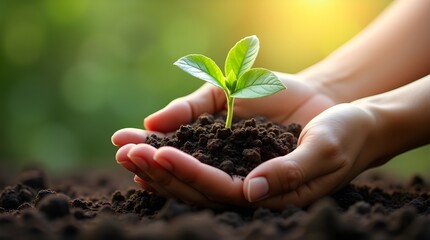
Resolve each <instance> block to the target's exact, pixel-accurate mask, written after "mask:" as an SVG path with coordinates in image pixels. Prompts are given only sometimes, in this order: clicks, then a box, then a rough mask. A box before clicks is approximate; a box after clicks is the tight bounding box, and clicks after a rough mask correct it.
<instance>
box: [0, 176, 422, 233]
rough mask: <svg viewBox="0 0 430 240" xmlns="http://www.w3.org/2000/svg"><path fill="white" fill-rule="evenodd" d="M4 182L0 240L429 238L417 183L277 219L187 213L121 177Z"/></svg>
mask: <svg viewBox="0 0 430 240" xmlns="http://www.w3.org/2000/svg"><path fill="white" fill-rule="evenodd" d="M2 179H3V182H0V185H1V186H4V187H2V188H1V189H0V239H187V240H188V239H430V228H429V226H430V185H429V184H428V182H427V181H426V180H425V179H423V178H421V177H419V176H415V177H413V178H412V179H411V181H409V182H408V183H397V182H395V181H393V180H392V179H389V178H387V177H383V176H362V177H361V178H358V179H357V180H355V181H354V182H353V183H352V184H350V185H348V186H347V187H345V188H344V189H342V190H341V191H339V192H338V193H336V194H334V195H333V196H331V197H327V198H324V199H321V200H319V201H317V202H316V203H314V204H313V205H311V206H309V207H308V208H297V207H295V206H287V207H286V208H285V209H284V210H283V211H281V212H274V211H270V210H268V209H264V208H260V209H239V208H238V209H229V210H214V209H205V208H199V207H195V206H190V205H187V204H184V203H182V202H180V201H178V200H175V199H164V198H161V197H158V196H156V195H153V194H151V193H148V192H146V191H143V190H140V189H136V187H135V186H134V185H133V183H132V181H131V179H132V176H131V175H128V173H124V172H121V171H115V172H109V171H108V172H105V173H97V174H96V173H94V172H93V173H91V174H90V172H84V171H83V172H80V173H79V174H76V175H69V176H67V177H66V176H62V177H60V178H58V177H49V176H46V175H45V173H44V172H43V171H41V170H35V169H33V170H26V171H23V172H22V173H20V174H19V175H17V177H11V178H7V179H6V177H5V176H3V178H2ZM4 183H8V184H7V186H5V185H4Z"/></svg>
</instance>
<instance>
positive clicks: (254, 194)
mask: <svg viewBox="0 0 430 240" xmlns="http://www.w3.org/2000/svg"><path fill="white" fill-rule="evenodd" d="M268 192H269V183H268V182H267V179H266V178H265V177H256V178H252V179H251V180H249V182H248V193H247V195H248V196H247V199H248V201H250V202H255V201H258V200H262V199H263V198H264V197H265V196H266V195H267V193H268Z"/></svg>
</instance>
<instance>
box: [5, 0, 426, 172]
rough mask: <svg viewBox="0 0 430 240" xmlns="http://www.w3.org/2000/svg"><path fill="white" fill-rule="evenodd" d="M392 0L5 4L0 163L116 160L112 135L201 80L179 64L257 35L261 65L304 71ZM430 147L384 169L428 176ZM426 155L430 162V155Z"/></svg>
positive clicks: (218, 54)
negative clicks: (185, 57) (191, 56)
mask: <svg viewBox="0 0 430 240" xmlns="http://www.w3.org/2000/svg"><path fill="white" fill-rule="evenodd" d="M390 2H391V1H389V0H274V1H258V0H237V1H228V0H218V1H214V0H213V1H209V0H207V1H204V0H202V1H191V0H182V1H172V0H166V1H155V0H154V1H150V0H140V1H138V0H127V1H114V0H93V1H88V0H62V1H58V0H40V1H1V2H0V116H1V117H0V119H1V120H0V136H1V144H0V161H1V165H2V166H7V167H12V166H15V167H22V166H27V165H29V164H30V165H34V164H37V165H42V166H45V167H46V168H48V169H50V170H55V171H66V170H69V169H73V168H79V167H81V166H88V167H103V168H105V167H117V166H116V164H115V160H114V154H115V150H116V149H115V148H114V147H113V146H112V145H111V143H110V136H111V135H112V133H113V132H115V131H116V130H117V129H120V128H123V127H142V120H143V118H144V117H145V116H147V115H148V114H150V113H152V112H154V111H156V110H158V109H160V108H161V107H163V106H164V105H166V104H167V103H168V102H169V101H171V100H172V99H174V98H176V97H179V96H183V95H185V94H188V93H190V92H192V91H193V90H195V89H196V88H197V87H199V86H200V85H201V84H202V82H200V81H199V80H197V79H194V78H191V77H190V76H188V75H187V74H185V73H183V72H182V71H180V70H179V69H177V68H175V67H174V66H173V65H172V63H173V62H174V61H175V60H177V59H178V58H179V57H181V56H183V55H186V54H189V53H201V54H205V55H207V56H210V57H211V58H213V59H214V60H215V61H216V62H217V63H219V64H220V65H221V64H223V62H224V57H225V56H226V54H227V52H228V50H229V48H230V47H231V46H232V45H233V44H234V43H235V42H236V41H238V40H239V39H241V38H242V37H244V36H248V35H252V34H256V35H257V36H258V37H259V38H260V41H261V50H260V54H259V57H258V58H257V62H256V64H255V66H264V67H266V68H269V69H272V70H276V71H283V72H289V73H295V72H297V71H300V70H302V69H304V68H306V67H307V66H310V65H312V64H314V63H316V62H317V61H319V60H321V59H322V58H324V57H325V56H327V55H328V54H329V53H330V52H332V51H333V50H334V49H336V48H337V47H339V46H340V45H342V44H343V43H344V42H346V41H347V40H348V39H350V38H351V37H353V36H354V35H355V34H356V33H358V32H359V31H360V30H361V29H363V28H364V27H365V26H366V25H367V24H368V23H369V22H370V21H371V20H372V19H373V18H374V17H375V16H377V15H378V14H379V13H380V12H381V11H382V10H383V9H384V8H385V7H386V6H387V5H388V4H389V3H390ZM429 156H430V151H429V148H428V147H425V148H421V149H418V150H415V151H413V152H412V153H408V154H406V155H402V156H400V157H398V158H396V159H395V160H393V161H391V162H390V164H388V165H386V166H385V167H384V168H383V169H384V170H390V171H395V172H396V173H397V174H400V175H402V176H408V175H410V174H412V173H415V172H418V173H427V172H429V171H428V170H429V169H430V164H428V161H427V160H429ZM426 161H427V162H426Z"/></svg>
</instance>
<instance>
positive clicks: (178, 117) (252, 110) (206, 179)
mask: <svg viewBox="0 0 430 240" xmlns="http://www.w3.org/2000/svg"><path fill="white" fill-rule="evenodd" d="M279 76H280V78H281V79H282V80H283V81H284V83H285V84H286V85H287V87H288V89H287V90H285V91H282V92H280V93H277V94H275V95H272V96H269V97H265V98H260V99H251V100H250V99H237V100H236V102H235V115H236V116H240V117H250V116H256V115H262V116H266V117H267V118H268V119H269V120H273V121H277V122H280V123H284V124H289V123H291V122H298V123H301V124H302V125H303V124H306V123H307V122H308V121H309V120H310V119H312V118H313V117H314V116H315V115H317V114H318V113H320V112H321V111H323V110H325V109H326V108H328V107H330V106H332V105H334V102H333V101H332V100H331V99H330V98H329V97H328V96H325V95H322V94H319V93H317V90H316V89H315V88H313V87H312V86H311V85H308V84H306V83H305V82H304V81H301V80H298V79H296V78H295V77H294V76H291V75H283V74H280V75H279ZM224 109H225V95H224V93H223V92H222V90H221V89H218V88H216V87H213V86H211V85H208V84H206V85H204V86H203V87H202V88H200V89H198V90H197V91H196V92H194V93H192V94H191V95H188V96H186V97H183V98H179V99H176V100H174V101H173V102H171V103H170V104H169V105H168V106H166V107H165V108H164V109H162V110H160V111H158V112H156V113H154V114H152V115H151V116H149V117H147V118H146V119H145V121H144V125H145V128H146V129H147V130H139V129H131V128H126V129H121V130H119V131H117V132H116V133H115V134H114V135H113V136H112V142H113V143H114V145H116V146H118V147H120V148H119V150H118V152H117V155H116V159H117V162H118V163H120V164H121V165H123V166H124V167H125V168H126V169H128V170H129V171H131V172H134V173H135V174H136V176H135V179H134V180H135V181H136V182H137V183H138V184H140V185H141V186H142V187H143V188H144V189H147V190H150V191H157V192H158V193H160V194H161V195H164V196H168V197H176V198H180V199H182V200H184V201H186V202H190V203H196V204H199V205H207V206H225V205H241V206H259V205H261V204H256V203H251V202H250V201H249V199H247V198H246V195H244V194H243V192H244V191H243V189H244V188H245V186H244V185H243V184H244V182H243V181H242V180H241V179H239V178H232V177H230V176H229V175H228V174H226V173H224V172H223V171H221V170H219V169H216V168H213V167H210V166H208V165H205V164H202V163H200V162H199V161H198V160H197V159H195V158H193V157H191V156H190V155H187V154H185V153H183V152H181V151H179V150H177V149H174V148H169V147H163V148H160V149H155V148H153V147H151V146H149V145H147V144H144V142H145V139H146V137H147V136H148V135H149V134H158V135H168V134H170V133H171V132H173V131H175V130H176V129H178V128H179V126H180V125H181V124H185V123H188V122H190V121H192V120H193V119H195V118H196V117H197V116H199V115H200V114H202V113H204V112H208V113H215V112H219V111H223V110H224ZM269 207H270V206H269Z"/></svg>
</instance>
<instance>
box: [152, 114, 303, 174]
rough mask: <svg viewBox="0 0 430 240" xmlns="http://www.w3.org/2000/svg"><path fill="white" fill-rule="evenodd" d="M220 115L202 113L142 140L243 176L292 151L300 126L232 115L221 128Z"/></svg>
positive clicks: (261, 118) (222, 120)
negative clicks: (167, 133)
mask: <svg viewBox="0 0 430 240" xmlns="http://www.w3.org/2000/svg"><path fill="white" fill-rule="evenodd" d="M224 119H225V116H224V115H220V116H212V115H209V114H203V115H201V116H200V117H199V118H198V119H197V120H196V121H195V122H194V123H192V124H190V125H182V126H181V127H180V129H178V130H177V131H176V133H175V134H174V135H173V136H170V137H164V138H159V137H157V136H155V135H152V136H149V137H148V139H147V141H146V143H148V144H149V145H152V146H154V147H156V148H159V147H161V146H172V147H175V148H178V149H180V150H182V151H184V152H186V153H188V154H190V155H192V156H193V157H195V158H197V159H198V160H200V161H201V162H203V163H206V164H209V165H211V166H214V167H216V168H219V169H221V170H223V171H225V172H227V173H228V174H230V175H232V176H233V175H238V176H246V175H248V173H249V172H250V171H251V170H252V169H254V168H255V167H256V166H258V165H259V164H261V163H262V162H264V161H267V160H269V159H272V158H275V157H278V156H283V155H286V154H288V153H290V152H291V151H293V150H294V149H295V148H296V145H297V139H298V137H299V135H300V132H301V130H302V128H301V126H300V125H299V124H295V123H292V124H290V125H288V126H284V125H281V124H277V123H274V122H268V121H267V120H266V119H265V118H263V117H257V118H252V119H248V120H243V119H235V121H233V124H232V126H231V128H225V127H224V125H225V121H224Z"/></svg>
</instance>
